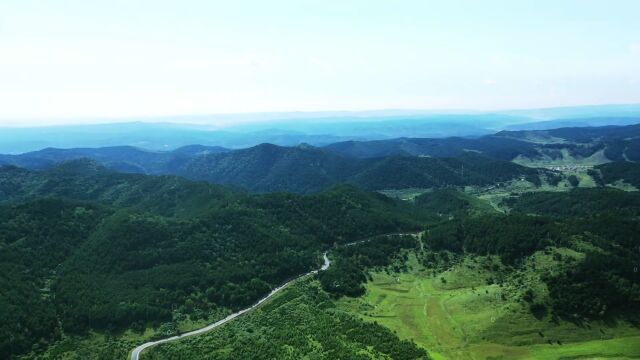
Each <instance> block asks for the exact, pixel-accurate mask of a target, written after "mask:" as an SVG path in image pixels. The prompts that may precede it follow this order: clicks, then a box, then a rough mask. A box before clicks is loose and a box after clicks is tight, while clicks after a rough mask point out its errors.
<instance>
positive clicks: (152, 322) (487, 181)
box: [0, 128, 640, 360]
mask: <svg viewBox="0 0 640 360" xmlns="http://www.w3.org/2000/svg"><path fill="white" fill-rule="evenodd" d="M631 130H633V129H631ZM545 131H546V130H545ZM576 131H578V132H579V133H580V134H582V135H580V136H583V135H584V136H587V135H588V136H592V138H591V139H592V140H589V141H590V142H591V143H592V145H588V146H596V147H597V146H600V145H597V143H598V142H601V141H603V140H602V136H618V135H616V134H620V133H624V134H626V135H629V134H633V132H631V133H630V132H629V131H630V130H629V129H624V130H612V129H610V128H602V129H598V128H594V129H590V130H589V131H588V132H582V130H576ZM634 131H635V130H634ZM551 132H552V133H553V134H554V135H553V136H556V137H558V136H564V138H563V139H564V140H562V141H556V142H554V143H553V146H556V147H557V146H559V144H564V145H563V146H566V148H565V149H563V150H561V151H562V152H563V154H564V155H563V156H564V157H563V160H561V161H555V162H546V160H545V159H546V157H547V156H548V153H546V151H548V150H545V149H544V148H539V147H538V146H539V145H536V144H540V141H541V140H540V139H541V138H544V136H548V134H547V135H545V134H543V133H539V134H537V135H536V137H535V138H534V139H535V140H536V141H537V142H535V143H533V142H521V140H513V139H509V140H507V141H504V142H501V141H495V139H496V138H498V137H501V138H504V137H505V135H504V134H496V135H493V136H489V137H486V138H482V139H478V140H464V141H462V140H460V139H455V138H451V139H435V140H434V139H422V140H420V139H418V140H411V142H413V143H414V144H421V145H420V146H422V149H428V148H429V147H432V146H433V144H434V142H435V143H438V144H439V145H438V146H442V145H443V144H448V145H446V146H447V147H450V149H452V150H447V151H453V152H449V153H448V154H449V155H447V156H451V157H447V156H445V157H437V156H433V157H432V156H422V155H420V156H416V155H415V153H414V154H407V153H404V154H394V153H390V154H388V155H386V156H383V157H373V158H371V157H366V156H364V157H363V156H352V155H345V153H344V151H346V150H345V148H344V147H343V145H340V147H339V148H340V149H342V150H340V151H341V152H342V154H340V153H336V152H334V150H329V148H336V147H334V146H329V147H328V148H327V149H319V148H314V147H309V146H298V147H293V148H283V147H277V146H273V145H260V146H257V147H254V148H250V149H246V150H221V151H220V152H215V151H213V150H212V151H209V150H206V149H205V150H203V148H202V147H197V146H193V147H189V148H188V149H182V150H180V151H179V153H180V155H176V153H156V154H153V155H149V154H151V153H147V152H145V151H141V150H135V153H136V154H137V155H136V156H138V159H139V160H136V161H147V160H145V159H148V158H147V157H148V156H153V159H155V160H153V162H152V163H153V164H156V165H154V166H159V165H158V164H169V163H175V162H180V161H183V160H184V161H187V162H186V163H185V164H188V165H187V167H184V168H183V169H186V168H188V167H191V168H192V169H199V170H198V172H199V173H200V174H204V173H209V174H211V175H207V176H203V177H200V175H193V176H187V178H192V179H187V178H185V177H183V176H180V175H184V174H183V173H181V171H183V170H180V171H177V170H176V172H175V174H161V173H162V172H164V170H163V171H160V170H158V174H154V175H149V174H141V173H139V171H132V172H131V171H125V172H118V171H115V170H114V168H113V167H112V166H111V165H110V164H113V161H116V160H115V159H117V157H119V156H122V154H131V153H130V151H132V150H131V149H118V150H117V151H114V149H108V150H106V149H93V150H91V149H82V150H81V151H79V152H74V151H64V152H58V151H52V152H51V151H49V152H47V154H48V155H47V156H53V157H48V158H46V159H45V158H38V156H41V155H42V154H40V155H39V154H30V155H28V156H23V157H18V158H16V157H4V159H5V160H4V161H14V162H15V161H18V160H19V161H20V162H22V164H36V166H33V167H31V168H22V167H17V166H14V165H9V166H4V167H1V168H0V195H2V197H1V198H0V220H1V221H0V240H1V242H0V248H2V249H3V253H2V256H0V267H2V269H3V271H4V273H3V274H4V275H3V277H2V279H1V281H2V282H3V287H6V288H9V289H13V290H12V291H9V292H7V293H5V294H3V295H2V296H0V302H1V303H2V304H3V305H2V308H3V309H11V311H10V312H9V311H6V310H5V311H4V312H2V313H0V315H1V316H2V317H3V319H5V320H4V321H3V326H2V327H0V332H1V333H2V334H5V335H4V338H5V339H7V340H8V341H7V340H5V341H4V342H0V351H2V352H3V354H17V355H15V356H13V355H12V358H14V359H21V360H32V359H33V360H35V359H39V360H40V359H42V360H44V359H73V360H75V359H124V358H127V357H131V356H133V358H134V359H136V360H139V359H142V360H144V359H176V358H183V359H196V358H197V359H200V358H206V359H231V358H234V359H238V358H239V359H249V358H251V359H273V358H291V359H297V358H310V359H311V358H340V359H343V358H344V359H350V358H353V359H387V358H391V359H428V358H433V359H486V360H490V359H561V358H576V359H580V358H591V357H596V358H597V357H604V358H619V359H626V358H630V359H631V358H635V357H639V356H640V354H639V353H640V350H639V349H638V348H639V347H638V346H637V343H638V341H639V340H640V331H639V330H638V326H637V324H638V321H639V319H638V318H637V316H636V315H635V314H636V311H635V310H640V308H638V306H640V305H638V302H637V298H638V296H639V295H638V294H640V278H639V277H638V276H637V273H636V272H634V270H633V269H634V264H635V262H636V260H637V259H636V257H637V256H636V254H634V252H633V249H634V247H637V242H638V238H637V234H638V233H640V229H638V222H637V218H638V216H640V197H639V195H638V192H637V189H638V186H640V182H639V180H638V179H640V165H638V164H637V163H635V162H633V161H612V159H610V158H606V159H605V157H603V158H601V160H600V161H596V162H593V163H588V162H586V161H583V160H581V159H578V158H577V157H576V156H582V155H577V154H578V153H576V152H575V144H572V143H570V142H569V140H570V139H576V138H577V137H576V136H577V135H575V134H573V133H572V132H569V133H568V135H567V133H566V131H565V130H562V131H560V132H557V131H555V130H552V131H551ZM515 134H516V135H517V134H519V133H515ZM603 134H604V135H603ZM606 134H609V135H606ZM611 134H613V135H611ZM516 135H513V134H511V135H509V136H508V137H512V138H522V136H520V135H517V136H516ZM626 135H625V136H626ZM526 138H527V139H531V135H530V134H528V135H526ZM558 139H559V137H558ZM460 141H462V144H463V145H461V143H460ZM513 141H516V143H514V142H513ZM527 141H529V140H527ZM581 141H583V142H584V141H586V140H581ZM607 141H613V140H606V141H605V142H607ZM625 141H628V140H625ZM474 142H476V143H477V144H484V145H482V146H489V145H490V147H486V148H484V150H482V151H480V150H477V151H468V150H461V149H463V148H466V147H467V146H469V145H470V144H472V143H474ZM514 144H517V147H516V148H518V149H520V150H518V151H516V152H517V153H519V155H517V156H515V157H513V158H510V157H511V156H513V154H515V153H514V152H513V151H514V149H515V148H514ZM527 144H528V145H527ZM546 144H547V145H548V144H549V143H548V142H547V143H546ZM380 145H381V143H379V142H376V143H373V144H367V143H363V144H358V147H357V148H358V149H359V151H361V150H362V149H366V148H370V149H379V148H380ZM396 145H397V141H395V140H393V141H389V142H386V143H384V145H383V146H382V148H384V149H387V150H389V149H394V147H395V146H396ZM371 146H373V147H371ZM403 146H406V144H405V145H403ZM478 146H480V145H478ZM529 146H530V147H529ZM545 146H546V145H545ZM606 146H608V145H606ZM526 149H529V150H526ZM571 149H573V150H571ZM605 149H606V147H605ZM625 149H628V148H625ZM201 150H203V151H205V152H206V153H200V151H201ZM387 150H385V151H387ZM441 150H442V148H440V150H438V151H441ZM122 151H124V152H122ZM367 151H369V150H367ZM376 151H377V150H376ZM393 151H395V150H393ZM420 151H422V150H420ZM460 151H461V152H460ZM529 151H532V152H529ZM536 151H538V152H540V151H541V152H540V154H543V155H541V156H542V157H539V155H535V154H536ZM572 151H573V152H572ZM456 152H457V153H456ZM62 153H64V154H76V155H78V156H76V155H73V156H67V155H65V156H64V157H63V158H58V160H55V159H56V155H55V154H62ZM623 153H624V154H628V150H624V151H623ZM52 154H53V155H52ZM114 154H115V156H116V158H113V156H114ZM501 154H502V155H501ZM504 154H511V155H509V157H507V158H502V157H503V156H504ZM524 154H529V155H524ZM545 154H546V155H545ZM581 154H582V153H581ZM600 154H601V155H602V156H613V155H611V154H612V153H611V151H609V152H607V151H604V150H603V151H601V152H600ZM605 154H608V155H605ZM86 156H89V158H86ZM125 156H129V155H125ZM176 156H179V157H176ZM523 156H528V157H529V159H531V161H529V162H522V161H520V160H519V159H521V158H522V157H523ZM173 157H175V158H173ZM169 158H172V159H173V160H167V159H169ZM625 158H626V159H628V156H627V155H625ZM130 159H135V157H133V158H130ZM162 159H164V160H162ZM180 159H182V160H180ZM506 159H508V160H506ZM535 159H537V160H535ZM25 161H26V163H25ZM117 161H119V160H117ZM536 161H537V162H536ZM518 162H519V163H520V164H517V163H518ZM16 164H17V163H16ZM37 164H40V165H37ZM43 164H44V165H43ZM195 164H198V165H197V166H196V165H195ZM523 165H526V166H523ZM162 166H164V165H162ZM534 166H536V167H534ZM537 166H542V167H537ZM129 169H133V168H131V167H129ZM294 169H297V171H294ZM292 173H294V174H295V175H293V176H292V175H291V174H292ZM209 176H211V177H209ZM220 176H224V179H227V180H221V179H223V178H222V177H220ZM193 178H197V179H199V180H206V181H193ZM219 182H221V183H222V185H221V184H218V183H219ZM253 182H256V183H255V184H261V185H254V186H251V187H249V188H248V189H247V187H246V186H245V185H246V184H251V183H253ZM345 182H346V183H347V184H345ZM229 185H232V186H229ZM256 186H257V187H256ZM296 193H297V194H296ZM417 233H419V235H415V234H417ZM385 234H386V235H385ZM390 234H396V235H390ZM412 234H413V235H412ZM358 239H360V240H358ZM323 253H324V254H328V258H327V257H326V256H325V258H324V259H323V256H322V254H323ZM329 260H330V261H331V266H330V267H327V266H326V265H327V264H329V262H328V261H329ZM323 262H324V266H322V264H323ZM321 266H322V269H323V271H320V272H318V271H317V269H319V268H320V267H321ZM301 274H307V275H304V276H302V277H299V276H300V275H301ZM291 279H295V280H291ZM283 284H284V285H283ZM76 294H81V296H80V297H78V296H76ZM88 304H92V305H91V306H88ZM70 309H73V311H71V310H70ZM287 314H295V316H289V315H287ZM141 344H142V345H141ZM293 344H295V345H293ZM132 349H134V350H133V351H132ZM142 350H144V351H142ZM178 354H180V355H178Z"/></svg>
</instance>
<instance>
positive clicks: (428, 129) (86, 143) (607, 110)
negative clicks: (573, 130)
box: [0, 105, 640, 154]
mask: <svg viewBox="0 0 640 360" xmlns="http://www.w3.org/2000/svg"><path fill="white" fill-rule="evenodd" d="M638 119H640V105H603V106H579V107H565V108H550V109H532V110H514V111H496V112H476V111H462V110H459V111H440V112H438V111H408V110H404V111H402V110H385V111H363V112H317V113H314V112H311V113H265V114H240V115H210V116H207V115H202V116H185V117H163V118H146V119H122V120H118V119H114V120H113V121H114V122H115V121H118V123H105V122H106V120H104V119H103V120H100V122H101V124H94V125H86V124H85V125H59V126H46V127H15V126H13V127H4V128H0V130H1V131H0V153H8V154H17V153H23V152H29V151H35V150H41V149H44V148H48V147H56V148H78V147H92V148H93V147H107V146H120V145H130V146H135V147H140V148H144V149H148V150H173V149H177V148H179V147H182V146H186V145H192V144H201V145H207V146H221V147H228V148H235V149H238V148H246V147H251V146H255V145H258V144H261V143H272V144H275V145H281V146H294V145H298V144H300V143H308V144H311V145H314V146H324V145H328V144H331V143H335V142H339V141H348V140H359V141H366V140H381V139H393V138H399V137H422V138H427V137H428V138H442V137H449V136H460V137H477V136H482V135H488V134H492V133H495V132H496V131H499V130H505V129H510V130H521V129H549V128H557V127H563V126H599V125H604V124H607V125H628V124H632V123H636V122H638ZM123 121H124V122H123ZM0 123H3V122H0ZM4 123H7V124H9V123H11V124H18V123H20V121H18V120H16V121H8V120H5V121H4ZM63 123H64V122H63ZM212 124H213V125H212Z"/></svg>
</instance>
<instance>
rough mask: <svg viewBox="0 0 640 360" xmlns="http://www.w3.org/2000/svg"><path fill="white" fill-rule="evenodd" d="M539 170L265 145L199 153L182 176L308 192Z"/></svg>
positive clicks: (475, 158)
mask: <svg viewBox="0 0 640 360" xmlns="http://www.w3.org/2000/svg"><path fill="white" fill-rule="evenodd" d="M538 172H539V171H538V170H535V169H530V168H526V167H523V166H519V165H516V164H513V163H509V162H505V161H498V160H492V159H489V158H486V157H484V156H482V155H478V154H473V153H462V154H460V156H458V157H457V158H442V159H440V158H427V157H408V156H391V157H386V158H377V159H350V158H345V157H342V156H339V155H336V154H334V153H332V152H329V151H326V150H322V149H318V148H314V147H306V146H300V147H295V148H283V147H278V146H274V145H268V144H264V145H260V146H258V147H255V148H251V149H246V150H239V151H235V152H231V153H223V154H211V155H206V156H201V157H198V158H196V159H194V160H192V161H191V162H189V163H188V164H187V165H186V166H185V168H184V169H183V170H181V171H180V172H178V174H180V175H183V176H185V177H187V178H190V179H197V180H207V181H210V182H213V183H220V184H229V185H237V186H241V187H244V188H247V189H250V190H253V191H259V192H272V191H294V192H302V193H307V192H317V191H320V190H322V189H324V188H327V187H328V186H331V185H333V184H336V183H340V182H344V183H349V184H353V185H356V186H358V187H361V188H363V189H367V190H381V189H403V188H408V187H423V188H426V187H440V186H447V185H477V184H489V183H494V182H497V181H505V180H509V179H514V178H518V177H522V176H529V175H531V176H537V174H538Z"/></svg>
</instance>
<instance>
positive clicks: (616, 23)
mask: <svg viewBox="0 0 640 360" xmlns="http://www.w3.org/2000/svg"><path fill="white" fill-rule="evenodd" d="M639 16H640V1H637V0H608V1H601V0H597V1H593V0H580V1H578V0H575V1H570V0H535V1H526V0H503V1H495V0H493V1H492V0H483V1H480V0H477V1H471V0H467V1H462V0H447V1H444V0H441V1H429V0H393V1H391V0H363V1H360V0H287V1H285V0H271V1H258V0H255V1H247V0H234V1H228V0H220V1H218V0H179V1H178V0H176V1H165V0H108V1H102V0H93V1H86V0H40V1H36V0H0V125H16V124H34V123H37V124H59V123H67V122H73V121H79V120H78V119H88V118H117V117H129V118H130V117H143V116H144V117H147V116H164V115H187V114H189V115H191V114H211V113H237V112H242V113H246V112H271V111H321V110H366V109H476V110H490V109H510V108H535V107H552V106H564V105H583V104H607V103H640V21H639V20H638V19H639ZM74 119H75V120H74ZM82 121H89V120H82Z"/></svg>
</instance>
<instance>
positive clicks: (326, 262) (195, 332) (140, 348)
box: [131, 252, 331, 360]
mask: <svg viewBox="0 0 640 360" xmlns="http://www.w3.org/2000/svg"><path fill="white" fill-rule="evenodd" d="M323 257H324V264H322V267H320V269H319V270H313V271H309V272H308V273H306V274H302V275H300V276H298V277H296V278H295V279H292V280H289V281H288V282H286V283H284V284H283V285H281V286H279V287H277V288H275V289H273V290H271V292H270V293H269V294H268V295H266V296H265V297H263V298H262V299H260V301H258V302H257V303H255V304H254V305H252V306H251V307H248V308H246V309H244V310H240V311H238V312H236V313H233V314H231V315H229V316H227V317H226V318H224V319H222V320H219V321H217V322H215V323H213V324H210V325H207V326H205V327H203V328H201V329H198V330H193V331H190V332H188V333H184V334H180V335H176V336H172V337H168V338H166V339H160V340H156V341H150V342H148V343H144V344H142V345H140V346H138V347H137V348H135V349H133V351H132V352H131V360H139V359H140V353H141V352H142V351H143V350H145V349H148V348H150V347H152V346H156V345H158V344H164V343H168V342H171V341H176V340H179V339H182V338H186V337H189V336H195V335H200V334H203V333H206V332H207V331H211V330H212V329H215V328H217V327H219V326H221V325H223V324H226V323H227V322H229V321H231V320H233V319H235V318H237V317H238V316H240V315H242V314H244V313H246V312H248V311H251V310H253V309H255V308H256V307H258V306H260V305H261V304H262V303H263V302H265V301H267V300H268V299H269V298H270V297H272V296H273V295H275V294H276V293H278V292H279V291H281V290H282V289H284V288H285V287H287V286H288V285H290V284H291V283H292V282H294V281H296V280H298V279H300V278H302V277H305V276H309V275H313V274H317V273H318V272H320V271H324V270H327V269H328V268H329V266H331V261H329V258H328V257H327V253H326V252H325V253H324V255H323Z"/></svg>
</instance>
